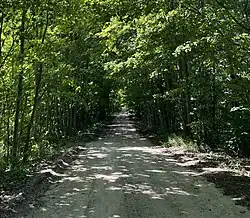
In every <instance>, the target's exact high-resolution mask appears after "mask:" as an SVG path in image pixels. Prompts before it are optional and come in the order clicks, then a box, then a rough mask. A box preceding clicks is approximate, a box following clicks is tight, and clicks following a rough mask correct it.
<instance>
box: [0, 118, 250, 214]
mask: <svg viewBox="0 0 250 218" xmlns="http://www.w3.org/2000/svg"><path fill="white" fill-rule="evenodd" d="M247 165H248V162H247V160H243V159H241V160H239V159H233V158H231V157H229V156H227V155H225V154H223V153H212V152H209V153H199V152H194V151H190V150H187V149H185V148H182V147H170V148H163V147H162V146H154V143H153V144H152V142H150V141H149V140H148V139H147V138H145V137H143V136H142V135H141V134H139V133H138V132H137V131H136V129H135V125H134V123H133V122H131V121H130V120H129V118H128V116H127V114H120V115H119V116H117V117H116V119H115V121H114V122H113V123H112V124H109V125H108V126H107V132H106V134H103V135H101V136H99V137H97V138H96V139H95V140H92V141H91V142H89V143H87V144H86V142H83V141H78V142H77V143H76V144H75V146H73V148H72V149H71V150H69V151H68V152H66V153H62V154H60V155H58V157H57V158H56V159H55V160H54V161H53V162H51V163H46V164H44V166H41V167H40V169H39V170H37V172H36V173H35V174H33V175H32V177H31V178H32V179H29V180H27V182H26V184H25V185H24V187H25V188H23V189H20V187H19V189H17V190H16V191H15V194H13V193H14V192H13V191H12V192H11V194H9V195H8V194H6V193H2V202H0V208H1V205H2V208H4V207H3V205H5V209H7V208H8V210H2V211H0V217H25V218H31V217H34V218H40V217H46V218H47V217H48V218H49V217H58V218H59V217H60V218H63V217H77V218H78V217H79V218H80V217H89V218H92V217H96V218H108V217H124V218H127V217H129V218H130V217H131V218H134V217H136V218H137V217H138V218H139V217H143V218H147V217H150V218H151V217H152V218H154V217H157V218H159V217H163V218H166V217H171V218H172V217H186V218H189V217H190V218H191V217H192V218H198V217H199V218H200V217H205V218H206V217H207V218H208V217H209V218H210V217H218V218H221V217H222V218H223V217H225V218H227V217H250V211H249V210H248V209H250V208H249V205H250V204H249V202H250V200H249V199H250V198H249V197H250V177H249V174H248V171H247V170H248V169H247ZM204 177H205V178H204ZM0 195H1V194H0ZM0 199H1V198H0ZM237 204H240V205H237ZM243 206H246V207H243ZM247 208H248V209H247ZM1 212H2V213H1Z"/></svg>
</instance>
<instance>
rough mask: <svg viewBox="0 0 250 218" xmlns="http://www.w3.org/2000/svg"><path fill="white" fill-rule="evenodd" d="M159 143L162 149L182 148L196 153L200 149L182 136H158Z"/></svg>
mask: <svg viewBox="0 0 250 218" xmlns="http://www.w3.org/2000/svg"><path fill="white" fill-rule="evenodd" d="M159 142H160V144H161V145H162V146H163V147H166V148H170V147H172V148H182V149H184V150H187V151H193V152H198V151H200V150H201V149H200V147H199V146H198V145H197V143H195V142H194V141H192V140H190V139H188V138H185V137H183V136H182V135H177V134H171V135H166V134H165V135H160V136H159Z"/></svg>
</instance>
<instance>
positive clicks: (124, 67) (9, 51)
mask: <svg viewBox="0 0 250 218" xmlns="http://www.w3.org/2000/svg"><path fill="white" fill-rule="evenodd" d="M249 73H250V1H249V0H154V1H152V0H137V1H132V0H61V1H56V0H44V1H38V0H1V2H0V77H1V79H0V90H1V94H0V168H1V169H9V168H10V169H11V168H13V167H15V166H17V165H19V164H18V163H23V164H27V163H29V162H30V161H31V160H33V159H37V158H39V157H41V156H43V155H44V154H46V152H47V151H48V150H50V149H52V148H53V146H55V144H56V142H57V140H59V139H66V138H69V137H72V136H74V135H76V134H78V133H79V132H82V131H84V130H85V129H87V128H88V127H89V126H91V125H93V124H94V123H96V122H98V121H100V120H104V119H106V118H107V116H108V115H109V114H111V113H112V112H114V111H115V110H116V109H117V108H119V106H120V105H126V106H127V107H128V108H130V109H132V110H133V111H134V112H135V113H136V115H137V116H138V118H140V119H141V120H142V121H144V123H145V124H146V126H147V128H148V129H149V130H150V129H152V130H157V131H159V132H160V133H161V134H173V133H176V134H177V133H178V134H182V135H183V136H185V137H188V138H190V139H191V140H193V141H194V142H196V143H197V144H198V145H203V144H206V145H208V146H209V147H211V148H223V149H225V150H227V151H233V152H235V153H237V154H241V155H249V154H250V146H249V143H250V135H249V134H250V122H249V120H250V77H249Z"/></svg>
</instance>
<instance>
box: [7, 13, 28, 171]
mask: <svg viewBox="0 0 250 218" xmlns="http://www.w3.org/2000/svg"><path fill="white" fill-rule="evenodd" d="M25 18H26V10H25V9H23V11H22V20H21V28H20V56H21V70H20V72H19V75H18V87H17V98H16V109H15V120H14V122H15V123H14V133H13V146H12V157H11V159H12V161H11V162H12V163H11V164H12V167H15V164H16V162H17V161H18V158H17V151H18V147H19V134H18V133H19V117H20V109H21V104H22V97H23V74H24V70H23V62H24V51H25V50H24V43H25V36H24V30H25Z"/></svg>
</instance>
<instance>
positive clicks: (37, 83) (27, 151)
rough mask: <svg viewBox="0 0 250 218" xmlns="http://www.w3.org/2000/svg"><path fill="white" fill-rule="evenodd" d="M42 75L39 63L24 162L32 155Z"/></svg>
mask: <svg viewBox="0 0 250 218" xmlns="http://www.w3.org/2000/svg"><path fill="white" fill-rule="evenodd" d="M48 14H49V13H48V11H47V17H46V26H45V29H44V33H43V36H42V45H43V44H44V41H45V36H46V33H47V29H48V22H49V17H48ZM42 74H43V64H42V63H41V62H39V63H38V64H37V71H36V74H35V95H34V100H33V102H34V103H33V109H32V113H31V117H30V121H29V124H28V129H27V137H26V142H25V145H24V157H23V161H24V162H27V161H28V158H29V155H30V151H31V147H30V146H29V144H30V135H31V130H32V127H33V123H34V119H35V114H36V109H37V107H38V104H39V99H40V97H39V95H40V88H41V82H42Z"/></svg>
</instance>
